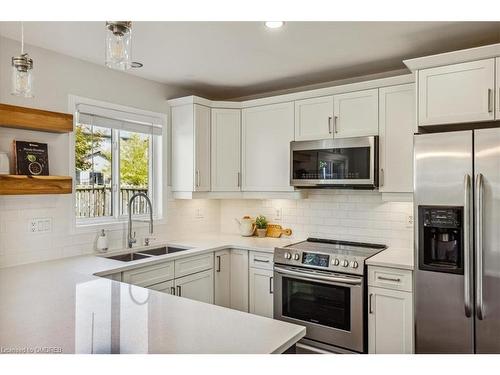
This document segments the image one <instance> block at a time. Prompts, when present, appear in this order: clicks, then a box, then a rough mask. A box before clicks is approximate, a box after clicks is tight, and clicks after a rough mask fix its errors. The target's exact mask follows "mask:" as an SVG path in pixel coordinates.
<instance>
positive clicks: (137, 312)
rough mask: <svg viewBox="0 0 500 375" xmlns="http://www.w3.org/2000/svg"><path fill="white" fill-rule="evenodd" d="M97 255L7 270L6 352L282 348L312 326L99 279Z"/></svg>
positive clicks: (1, 320)
mask: <svg viewBox="0 0 500 375" xmlns="http://www.w3.org/2000/svg"><path fill="white" fill-rule="evenodd" d="M120 264H122V263H120V262H117V261H114V260H111V259H106V258H102V257H96V256H94V255H87V256H80V257H73V258H66V259H61V260H56V261H48V262H42V263H35V264H28V265H23V266H15V267H7V268H3V269H0V301H1V305H0V353H165V354H180V353H189V354H198V353H199V354H204V353H220V354H223V353H224V354H225V353H254V354H266V353H282V352H284V351H286V350H287V349H288V348H290V347H292V346H293V345H294V344H295V343H296V342H297V341H299V340H300V339H301V338H302V337H303V336H304V335H305V328H304V327H302V326H298V325H294V324H289V323H286V322H282V321H277V320H273V319H268V318H265V317H260V316H256V315H252V314H248V313H245V312H240V311H236V310H232V309H227V308H224V307H219V306H215V305H211V304H206V303H202V302H198V301H193V300H189V299H186V298H182V297H176V296H172V295H169V294H165V293H161V292H157V291H154V290H149V289H145V288H141V287H137V286H133V285H129V284H125V283H121V282H118V281H113V280H109V279H106V278H101V277H98V276H95V275H94V274H95V273H99V272H104V271H106V270H108V269H113V268H116V267H117V266H118V265H120Z"/></svg>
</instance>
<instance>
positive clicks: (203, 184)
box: [194, 104, 210, 191]
mask: <svg viewBox="0 0 500 375" xmlns="http://www.w3.org/2000/svg"><path fill="white" fill-rule="evenodd" d="M194 126H195V170H194V173H195V174H194V182H195V191H210V108H208V107H204V106H202V105H198V104H195V105H194Z"/></svg>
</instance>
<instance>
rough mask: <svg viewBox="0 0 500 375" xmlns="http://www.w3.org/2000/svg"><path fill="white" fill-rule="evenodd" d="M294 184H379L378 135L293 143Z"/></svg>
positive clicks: (300, 185) (305, 186) (353, 186)
mask: <svg viewBox="0 0 500 375" xmlns="http://www.w3.org/2000/svg"><path fill="white" fill-rule="evenodd" d="M290 164H291V165H290V184H291V185H292V186H296V187H303V188H318V187H323V188H359V189H375V188H377V187H378V136H370V137H355V138H341V139H338V138H337V139H322V140H317V141H296V142H291V143H290Z"/></svg>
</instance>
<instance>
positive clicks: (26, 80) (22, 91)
mask: <svg viewBox="0 0 500 375" xmlns="http://www.w3.org/2000/svg"><path fill="white" fill-rule="evenodd" d="M11 93H12V95H18V96H24V97H26V98H32V97H33V60H32V59H31V58H30V57H29V55H28V54H27V53H25V52H24V23H23V22H21V54H20V55H19V56H17V57H16V56H14V57H12V90H11Z"/></svg>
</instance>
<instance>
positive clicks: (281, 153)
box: [242, 102, 294, 191]
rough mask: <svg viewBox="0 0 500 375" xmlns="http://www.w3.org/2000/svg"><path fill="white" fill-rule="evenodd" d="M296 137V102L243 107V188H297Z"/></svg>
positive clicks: (259, 189)
mask: <svg viewBox="0 0 500 375" xmlns="http://www.w3.org/2000/svg"><path fill="white" fill-rule="evenodd" d="M293 139H294V105H293V102H289V103H280V104H272V105H265V106H259V107H252V108H245V109H243V111H242V176H243V184H242V190H243V191H292V190H293V187H292V186H290V142H291V141H293Z"/></svg>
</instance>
